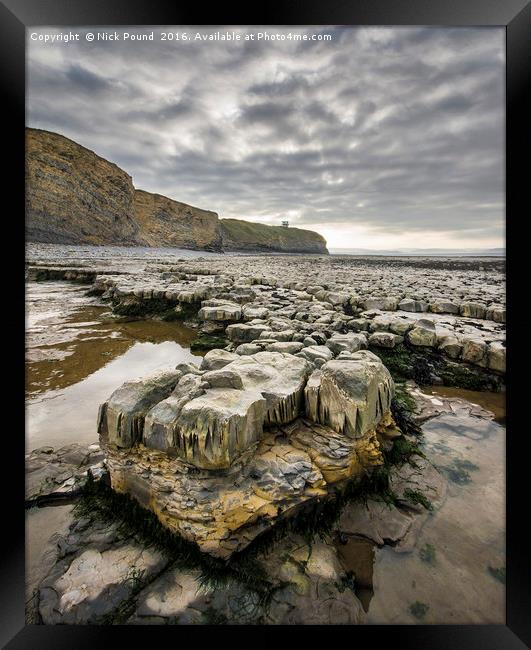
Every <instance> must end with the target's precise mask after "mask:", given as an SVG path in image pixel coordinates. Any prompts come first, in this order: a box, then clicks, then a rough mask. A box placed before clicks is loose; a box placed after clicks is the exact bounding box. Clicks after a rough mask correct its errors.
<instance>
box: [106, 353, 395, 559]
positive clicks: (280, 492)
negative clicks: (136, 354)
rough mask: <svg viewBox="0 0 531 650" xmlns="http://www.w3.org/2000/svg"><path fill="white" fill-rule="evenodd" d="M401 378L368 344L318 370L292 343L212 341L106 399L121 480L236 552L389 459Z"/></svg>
mask: <svg viewBox="0 0 531 650" xmlns="http://www.w3.org/2000/svg"><path fill="white" fill-rule="evenodd" d="M393 394H394V384H393V380H392V379H391V376H390V374H389V372H388V370H387V368H386V367H385V366H384V365H383V364H382V362H381V361H380V359H379V358H378V357H377V356H376V355H374V354H373V353H371V352H369V351H367V350H360V351H359V352H355V353H352V354H351V355H350V357H349V358H343V359H336V360H331V361H328V362H327V363H325V364H324V365H322V366H321V368H320V369H318V370H314V366H313V365H312V364H311V363H310V362H308V361H307V360H306V359H304V358H300V357H296V356H294V355H292V354H288V353H282V352H259V353H256V354H252V355H247V356H240V355H238V354H235V353H233V352H229V351H227V350H212V351H210V352H209V353H208V354H206V355H205V357H204V358H203V360H202V362H201V366H200V367H195V366H193V365H191V364H182V365H180V366H178V367H177V368H176V369H175V370H174V371H171V372H164V373H159V374H156V375H152V376H150V377H146V378H144V379H142V380H136V381H130V382H127V383H125V384H124V385H123V386H122V387H121V388H119V389H118V390H116V391H115V392H114V393H113V394H112V395H111V396H110V398H109V399H108V401H107V402H105V403H104V404H102V406H101V407H100V413H99V416H98V431H99V433H100V441H101V445H102V447H103V448H104V449H105V452H106V456H107V464H108V468H109V472H110V476H111V484H112V487H113V488H114V489H115V490H117V491H119V492H123V493H128V494H130V495H131V496H133V497H134V498H136V499H137V500H138V501H139V502H140V504H141V505H143V506H145V507H146V508H149V509H151V510H152V511H153V512H154V513H155V514H156V515H157V517H158V518H159V520H160V521H161V522H162V523H163V524H164V525H165V526H167V527H168V528H169V529H170V530H172V531H174V532H176V533H178V534H180V535H182V536H183V537H184V538H186V539H188V540H191V541H194V542H196V543H197V544H198V545H199V547H200V548H201V549H202V550H203V551H206V552H208V553H210V554H212V555H215V556H219V557H229V556H230V555H231V554H232V553H234V552H235V551H237V550H241V549H242V548H244V547H245V546H247V545H248V544H249V543H250V542H251V541H252V540H253V539H254V538H255V537H256V536H257V535H258V534H260V533H261V532H262V531H264V530H265V529H267V528H268V527H269V526H271V525H272V524H273V523H275V521H276V520H277V519H279V518H280V517H284V516H288V515H289V514H290V512H294V510H295V509H296V508H297V507H298V506H300V505H301V504H303V503H305V502H308V501H309V500H312V499H317V498H322V497H326V495H327V494H328V489H329V486H330V485H332V484H335V483H337V482H339V481H343V480H346V479H349V478H353V477H361V476H363V475H365V474H366V473H367V472H368V471H370V469H371V468H372V467H374V466H376V465H380V464H381V463H382V462H383V457H382V454H381V450H380V445H381V444H382V442H383V441H384V440H385V439H386V438H387V439H389V438H392V437H395V436H396V435H398V433H397V429H396V426H395V424H394V422H393V420H392V417H391V414H390V408H391V399H392V397H393Z"/></svg>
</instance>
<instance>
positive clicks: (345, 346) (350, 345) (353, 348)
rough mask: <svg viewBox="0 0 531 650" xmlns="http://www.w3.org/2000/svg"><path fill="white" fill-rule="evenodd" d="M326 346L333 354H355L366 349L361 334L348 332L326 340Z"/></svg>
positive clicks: (365, 341) (363, 337)
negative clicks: (344, 352)
mask: <svg viewBox="0 0 531 650" xmlns="http://www.w3.org/2000/svg"><path fill="white" fill-rule="evenodd" d="M326 345H327V347H328V348H330V350H332V352H333V353H334V354H339V353H340V352H343V351H346V352H357V351H358V350H362V349H365V348H366V347H367V339H366V338H365V336H364V335H363V334H356V333H354V332H348V333H347V334H334V335H333V336H332V337H330V338H329V339H328V341H327V342H326Z"/></svg>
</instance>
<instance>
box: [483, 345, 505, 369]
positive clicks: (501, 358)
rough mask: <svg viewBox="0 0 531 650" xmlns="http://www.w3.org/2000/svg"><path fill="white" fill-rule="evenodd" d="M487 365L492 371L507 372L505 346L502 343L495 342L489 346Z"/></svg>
mask: <svg viewBox="0 0 531 650" xmlns="http://www.w3.org/2000/svg"><path fill="white" fill-rule="evenodd" d="M487 365H488V367H489V368H490V369H491V370H497V371H498V372H505V345H504V344H503V343H502V341H493V342H492V343H490V344H489V347H488V350H487Z"/></svg>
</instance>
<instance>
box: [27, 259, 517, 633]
mask: <svg viewBox="0 0 531 650" xmlns="http://www.w3.org/2000/svg"><path fill="white" fill-rule="evenodd" d="M28 277H29V279H32V280H37V281H38V280H54V279H57V280H70V281H73V282H79V283H85V284H86V285H87V291H88V292H90V294H91V295H94V296H99V298H100V299H101V300H102V301H103V303H105V304H107V305H108V306H109V308H110V310H111V312H112V315H111V317H112V318H116V319H139V318H141V319H144V318H155V319H163V320H166V321H172V320H181V321H184V322H185V323H187V324H188V325H190V326H192V327H194V328H195V329H196V330H197V334H198V336H197V339H196V341H195V348H196V349H201V348H202V349H203V350H204V351H207V350H210V351H208V352H207V353H206V354H205V355H204V357H203V359H202V361H201V362H200V363H198V364H193V363H181V364H179V365H177V366H176V367H175V368H174V369H173V370H171V371H167V372H164V373H156V374H154V375H151V376H145V377H141V378H131V381H128V382H126V383H125V384H124V385H123V386H121V387H119V386H117V387H116V390H115V391H114V392H113V393H112V395H110V396H109V398H108V399H107V401H106V402H105V403H104V404H102V406H101V408H100V413H99V417H98V423H97V427H98V431H99V434H100V447H98V446H94V447H92V448H91V449H88V450H76V449H73V448H72V449H62V450H49V449H40V450H36V451H35V452H32V454H31V455H30V456H29V457H28V461H27V462H28V467H29V470H28V471H30V477H31V476H32V479H31V481H30V483H29V485H30V486H31V489H30V491H29V493H28V505H46V503H47V501H46V498H47V495H48V499H50V500H52V501H53V500H54V499H57V498H58V499H61V498H62V494H63V493H65V492H67V493H68V492H70V496H71V497H72V498H73V499H77V498H79V497H80V498H81V501H83V500H84V499H85V498H86V497H85V496H83V495H84V494H85V491H86V486H87V484H88V485H89V486H90V485H92V483H93V482H94V481H93V480H92V481H91V479H96V481H97V482H98V481H101V480H102V479H103V480H104V482H105V483H109V484H110V486H111V488H112V489H111V490H110V489H109V488H105V490H107V491H108V492H109V498H110V499H126V501H123V502H119V503H118V505H115V506H113V508H114V509H115V510H114V511H115V512H116V518H117V519H120V516H121V514H120V509H121V508H123V509H124V512H125V511H127V512H129V509H130V507H131V506H130V505H126V504H129V503H130V501H127V499H128V498H129V497H132V498H133V500H132V501H131V503H138V504H139V506H135V507H141V508H142V509H143V510H142V512H148V513H149V517H152V520H149V521H150V522H151V523H150V524H149V526H147V524H146V523H145V522H147V521H148V520H147V519H145V521H144V517H147V515H142V520H143V521H144V523H143V524H142V526H141V527H140V528H139V530H138V531H137V532H136V533H135V532H133V533H132V534H130V535H124V532H123V528H122V527H120V525H119V524H118V523H113V522H112V521H111V522H108V523H102V522H101V521H100V519H99V517H98V513H97V512H96V511H94V512H91V511H90V509H89V511H87V510H85V511H84V514H83V516H82V518H81V519H79V517H78V518H76V519H74V520H72V522H71V524H70V527H69V531H68V533H67V534H66V535H64V536H63V537H61V540H60V541H58V542H57V549H58V550H57V553H56V561H55V563H54V565H53V567H52V568H51V569H50V571H49V572H48V573H47V575H46V577H45V578H44V580H42V581H41V582H40V586H39V588H38V590H37V592H36V598H37V605H36V606H35V607H36V610H35V611H36V613H35V616H36V617H37V618H38V619H39V620H42V622H44V623H98V622H100V623H101V622H114V623H117V622H127V623H146V622H147V623H161V622H162V623H190V622H196V623H205V622H236V623H242V622H261V623H297V622H305V621H307V619H308V617H311V620H312V622H315V623H318V622H321V623H360V622H363V621H364V618H365V614H364V608H363V607H362V605H361V602H360V601H359V599H358V597H357V595H356V594H357V592H356V588H359V587H360V583H359V581H360V580H362V578H361V576H362V575H363V570H364V568H363V567H362V566H360V567H358V568H357V573H356V575H357V576H358V583H359V584H358V586H357V587H356V588H354V586H353V584H354V583H353V575H352V570H351V568H350V566H351V564H350V563H351V562H352V561H354V560H353V558H354V559H355V558H356V557H357V551H356V548H358V547H357V546H356V545H357V544H359V543H360V539H361V540H370V541H371V544H376V545H383V544H390V545H392V546H393V547H394V548H395V549H396V550H397V551H403V552H408V551H411V549H412V548H413V547H414V546H415V539H416V536H417V535H418V532H419V530H420V529H421V528H422V526H423V524H424V522H425V521H426V520H427V518H428V517H429V516H430V513H433V512H434V511H435V510H437V508H438V507H440V505H441V504H442V503H443V501H444V499H445V494H446V480H445V479H444V478H443V476H442V475H441V474H439V472H438V471H437V470H436V469H435V468H434V467H433V465H432V464H431V463H430V462H429V459H428V458H426V457H425V456H424V454H423V453H421V452H420V450H419V448H418V446H417V436H418V433H419V432H418V429H416V425H415V421H416V422H422V421H423V419H426V418H429V417H432V415H433V414H435V413H438V412H444V409H443V411H440V410H437V408H434V406H435V405H436V404H437V401H433V400H428V399H426V400H424V399H423V398H421V397H420V396H417V397H418V399H419V403H420V405H421V406H420V408H421V411H422V412H421V413H420V414H419V413H417V414H416V415H415V417H414V418H413V419H411V416H408V415H407V413H404V411H403V408H402V407H401V406H400V399H399V398H400V396H399V395H397V394H396V392H395V391H396V383H397V382H401V386H402V388H401V391H404V388H403V386H404V384H403V383H402V382H404V381H406V380H409V381H411V380H412V379H415V380H416V381H417V382H418V383H419V384H422V383H424V384H434V383H435V384H446V385H454V386H465V387H469V388H474V389H485V388H487V389H495V390H503V387H504V373H505V304H504V278H503V275H502V274H501V273H500V272H499V271H498V270H495V269H490V270H481V271H480V270H472V269H466V270H462V269H461V270H459V269H456V270H452V271H449V270H447V269H441V268H439V269H426V268H424V267H420V268H419V267H415V266H414V265H411V266H409V267H408V266H400V267H395V268H392V269H388V268H386V267H385V264H382V265H381V266H378V265H373V264H371V265H365V266H364V265H363V264H359V263H357V262H356V260H354V259H352V260H351V261H350V263H349V262H348V260H345V258H339V259H334V258H327V257H314V258H309V257H289V258H288V257H286V258H284V257H265V256H263V257H259V256H238V257H231V256H224V257H221V256H219V257H218V256H212V257H209V258H198V259H182V260H179V259H175V258H171V257H169V256H168V257H166V258H165V257H164V256H160V257H159V258H155V259H151V260H150V261H149V262H147V263H146V262H145V261H144V262H141V261H140V260H139V259H137V258H127V257H123V258H120V259H114V260H113V259H110V258H104V257H103V256H102V257H97V256H89V255H86V254H85V253H83V252H82V251H81V252H79V253H77V254H76V253H75V252H71V254H70V257H69V259H68V260H66V261H65V259H62V258H61V257H60V256H54V255H53V254H51V255H50V254H49V252H48V251H47V249H46V248H37V249H34V252H33V253H32V252H31V250H30V255H29V260H28ZM409 394H415V388H414V387H413V388H410V389H409ZM440 403H441V404H444V405H445V408H450V407H449V406H448V404H450V401H448V400H442V401H440ZM430 409H431V410H430ZM422 414H424V415H422ZM480 415H481V416H483V414H480ZM95 429H96V423H95ZM46 457H48V459H49V460H50V461H51V462H50V463H49V464H48V465H49V466H47V464H46ZM98 484H99V483H98ZM50 493H51V496H50ZM53 494H56V496H53ZM57 494H58V496H57ZM110 494H112V495H114V496H110ZM123 495H127V497H126V496H123ZM120 504H122V505H120ZM104 510H106V511H107V513H108V512H110V511H113V510H112V508H111V507H110V506H108V507H106V508H104ZM324 513H326V516H325V514H324ZM301 520H302V522H303V523H302V524H301ZM291 521H295V522H297V526H296V527H295V528H292V527H290V526H291V524H289V522H291ZM286 522H288V523H287V526H288V527H287V528H286V529H285V533H284V534H283V535H282V536H281V537H280V539H278V540H277V539H276V538H275V537H274V536H273V537H272V538H271V539H272V540H276V541H275V544H274V553H269V550H270V549H269V546H271V545H269V544H268V543H267V542H265V544H264V543H263V540H264V539H265V540H267V539H268V537H267V536H268V535H269V534H272V533H273V531H275V530H276V529H279V528H280V529H282V526H284V525H285V524H286ZM157 526H161V528H160V530H159V529H158V528H157ZM146 530H151V531H153V530H157V531H158V532H157V533H156V535H155V538H160V539H162V537H164V535H166V534H168V535H170V536H173V537H172V538H171V539H173V538H175V539H178V540H182V542H179V544H191V545H192V547H193V549H198V552H199V555H195V553H196V551H193V550H190V549H188V547H186V548H187V549H188V550H186V552H182V553H181V552H179V553H178V554H177V555H175V552H174V551H172V550H171V548H173V547H172V544H173V542H171V543H170V544H169V546H168V545H166V546H164V545H163V544H162V545H161V544H157V543H155V546H153V543H154V541H153V540H154V539H155V538H153V539H151V541H149V540H147V541H146V537H145V531H146ZM162 531H166V532H165V533H163V532H162ZM325 531H326V535H327V541H326V542H317V541H316V540H315V539H314V537H315V533H316V532H320V533H324V532H325ZM152 534H153V533H152ZM157 536H158V537H157ZM161 536H162V537H161ZM168 539H170V538H168ZM312 540H313V541H312ZM352 545H353V546H352ZM351 546H352V549H351V548H350V547H351ZM192 547H190V548H192ZM354 547H355V548H354ZM179 548H185V547H181V546H179ZM271 548H272V546H271ZM191 557H193V558H195V560H193V561H191V560H190V558H191ZM205 557H207V558H210V559H209V560H208V561H207V560H205V559H204V558H205ZM183 558H188V559H186V561H185V559H183ZM251 560H252V567H253V568H252V571H256V572H257V575H261V576H263V575H266V576H267V580H266V582H267V588H266V589H265V591H266V592H267V597H266V596H265V592H264V591H263V589H262V587H263V586H264V584H265V583H262V582H261V580H262V579H261V578H260V579H258V578H256V584H254V585H253V580H255V578H252V577H249V574H248V565H247V564H246V562H249V561H251ZM217 562H221V563H222V565H218V564H216V563H217ZM212 563H214V564H212ZM242 563H243V564H242ZM221 566H225V567H226V568H227V569H226V570H227V571H229V573H230V575H231V576H233V577H231V578H230V580H229V581H228V582H227V583H226V584H225V583H224V584H225V586H224V588H223V589H220V590H217V591H214V592H208V590H207V592H208V593H207V594H205V593H203V592H202V590H201V585H202V584H205V580H206V582H208V580H213V581H214V583H215V584H218V583H217V582H216V580H218V579H219V573H216V576H217V577H215V576H213V574H212V571H214V568H215V572H219V571H220V567H221ZM242 567H247V568H245V570H244V569H242ZM132 570H133V574H134V575H133V574H131V571H132ZM223 571H225V569H223ZM232 572H234V573H232ZM223 575H225V574H223ZM208 576H210V577H208ZM234 576H236V578H234ZM233 578H234V579H233ZM369 582H370V581H369ZM351 583H352V584H351ZM258 585H261V586H260V588H258ZM103 594H104V595H105V597H103ZM323 603H326V606H324V605H323Z"/></svg>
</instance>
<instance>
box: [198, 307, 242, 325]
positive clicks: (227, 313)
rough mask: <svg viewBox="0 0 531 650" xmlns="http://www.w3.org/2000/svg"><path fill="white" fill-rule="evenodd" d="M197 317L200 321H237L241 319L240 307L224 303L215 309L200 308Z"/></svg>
mask: <svg viewBox="0 0 531 650" xmlns="http://www.w3.org/2000/svg"><path fill="white" fill-rule="evenodd" d="M198 316H199V318H200V319H201V320H208V321H223V322H226V321H232V322H235V321H239V320H241V317H242V308H241V307H240V305H235V304H233V303H226V304H224V305H218V306H215V307H201V309H200V310H199V313H198Z"/></svg>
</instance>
